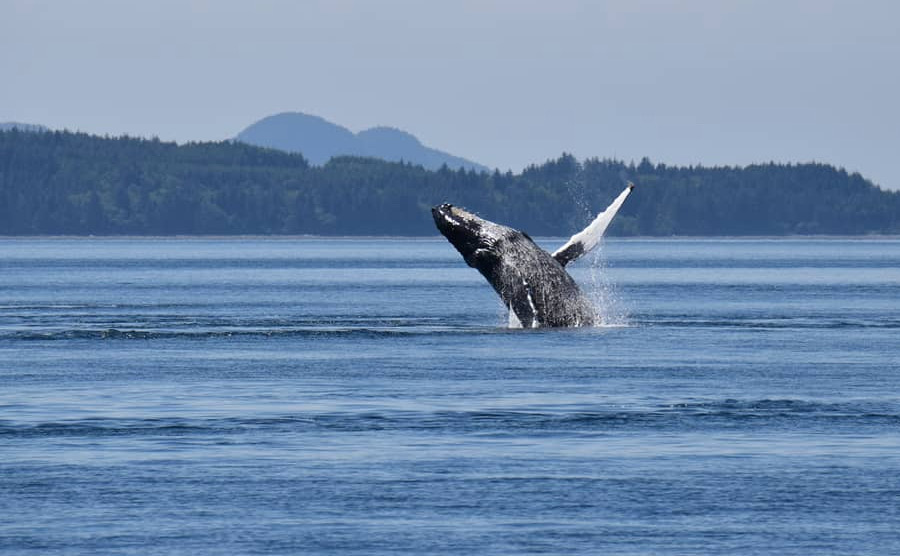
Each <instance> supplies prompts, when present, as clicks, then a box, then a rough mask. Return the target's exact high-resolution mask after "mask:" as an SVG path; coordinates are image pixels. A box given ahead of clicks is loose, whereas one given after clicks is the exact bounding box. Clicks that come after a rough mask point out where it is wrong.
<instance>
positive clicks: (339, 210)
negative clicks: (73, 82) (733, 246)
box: [0, 130, 900, 236]
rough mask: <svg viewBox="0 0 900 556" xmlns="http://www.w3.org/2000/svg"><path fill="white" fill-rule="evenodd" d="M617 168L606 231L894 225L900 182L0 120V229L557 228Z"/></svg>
mask: <svg viewBox="0 0 900 556" xmlns="http://www.w3.org/2000/svg"><path fill="white" fill-rule="evenodd" d="M626 179H629V180H631V181H633V182H634V183H636V184H637V186H638V188H637V189H636V190H635V192H634V194H633V195H632V196H631V197H630V198H629V199H628V201H627V202H626V204H625V206H624V207H623V209H622V211H621V212H620V215H619V217H618V218H617V219H616V221H615V222H614V224H613V228H612V230H611V232H610V233H611V234H613V235H658V236H667V235H783V234H868V233H880V234H888V233H900V193H896V192H886V191H883V190H881V189H879V188H877V187H875V186H874V185H872V184H871V183H870V182H869V181H867V180H865V179H864V178H863V177H861V176H859V175H858V174H848V173H847V172H845V171H843V170H839V169H835V168H834V167H831V166H828V165H823V164H796V165H782V164H764V165H754V166H748V167H742V168H735V167H718V168H705V167H674V166H665V165H662V164H660V165H654V164H651V163H650V162H649V161H647V160H644V161H642V162H641V163H640V164H637V165H635V164H626V163H624V162H620V161H614V160H599V159H590V160H587V161H584V162H579V161H577V160H576V159H574V158H573V157H571V156H569V155H563V156H562V157H560V158H559V159H557V160H553V161H549V162H547V163H545V164H542V165H540V166H532V167H529V168H528V169H526V170H525V171H524V172H522V173H521V174H512V173H505V174H504V173H499V172H494V173H475V172H473V171H464V170H449V169H447V168H442V169H440V170H437V171H428V170H425V169H423V168H422V167H420V166H412V165H410V164H404V163H394V162H384V161H380V160H375V159H366V158H355V157H343V158H336V159H332V160H331V161H330V162H328V163H327V164H325V165H324V166H321V167H314V166H310V165H309V164H308V163H307V161H306V160H305V159H304V158H303V157H302V156H301V155H298V154H289V153H284V152H280V151H275V150H268V149H262V148H258V147H252V146H249V145H246V144H241V143H233V142H221V143H193V144H187V145H180V146H179V145H176V144H174V143H165V142H160V141H157V140H144V139H135V138H128V137H120V138H103V137H96V136H89V135H85V134H76V133H68V132H45V133H30V132H21V131H17V130H12V131H4V132H0V234H4V235H23V234H94V235H106V234H137V235H143V234H153V235H168V234H322V235H434V234H436V233H437V232H436V230H435V228H434V225H433V223H432V221H431V214H430V211H429V208H430V207H431V206H432V205H434V204H437V203H440V202H444V201H447V202H451V203H454V204H458V205H461V206H465V207H467V208H469V209H470V210H473V211H475V212H477V213H479V214H481V215H482V216H484V217H486V218H489V219H493V220H496V221H499V222H502V223H506V224H509V225H512V226H515V227H518V228H521V229H523V230H525V231H527V232H529V233H531V234H532V235H567V234H570V233H572V232H574V231H577V230H578V229H580V227H582V226H583V225H584V224H586V223H587V222H588V221H589V220H590V218H591V217H592V215H593V213H595V212H597V211H599V210H602V209H603V208H604V207H605V206H606V205H607V203H608V202H609V201H610V200H612V198H613V197H614V196H615V195H616V194H617V193H618V192H619V191H620V190H621V189H622V187H623V186H624V180H626Z"/></svg>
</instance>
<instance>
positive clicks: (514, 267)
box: [431, 182, 634, 328]
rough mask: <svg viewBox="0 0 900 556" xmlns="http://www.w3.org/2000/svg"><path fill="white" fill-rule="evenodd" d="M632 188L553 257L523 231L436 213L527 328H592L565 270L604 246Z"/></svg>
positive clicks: (462, 213)
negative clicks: (611, 223) (604, 237)
mask: <svg viewBox="0 0 900 556" xmlns="http://www.w3.org/2000/svg"><path fill="white" fill-rule="evenodd" d="M633 188H634V184H632V183H630V182H629V183H628V186H627V187H626V188H625V189H624V190H623V191H622V192H621V193H620V194H619V196H618V197H616V199H615V200H614V201H613V202H612V204H610V205H609V206H608V207H607V208H606V210H604V211H603V212H601V213H600V214H598V215H597V217H596V218H595V219H594V220H593V221H592V222H591V223H590V224H588V226H587V227H586V228H585V229H584V230H582V231H580V232H578V233H577V234H575V235H574V236H572V238H571V239H569V241H567V242H566V243H565V244H564V245H563V246H562V247H560V248H559V249H557V250H556V251H554V252H553V253H552V254H550V253H548V252H547V251H545V250H543V249H541V248H540V247H538V245H537V244H536V243H535V242H534V241H533V240H532V239H531V238H530V237H529V236H528V234H526V233H524V232H521V231H519V230H515V229H513V228H509V227H507V226H503V225H500V224H497V223H495V222H491V221H490V220H485V219H483V218H480V217H478V216H476V215H474V214H472V213H471V212H468V211H466V210H464V209H461V208H459V207H455V206H453V205H450V204H447V203H444V204H442V205H439V206H436V207H434V208H432V209H431V215H432V216H433V217H434V223H435V225H436V226H437V228H438V230H440V232H441V234H443V235H444V237H446V238H447V240H449V241H450V243H451V244H453V246H454V247H456V250H457V251H459V253H460V254H461V255H462V256H463V259H464V260H465V261H466V264H468V265H469V266H471V267H473V268H475V269H477V270H478V272H480V273H481V274H482V276H484V277H485V278H486V279H487V281H488V282H489V283H490V284H491V286H493V287H494V290H495V291H496V292H497V294H498V295H499V296H500V299H501V300H502V301H503V304H504V305H506V307H507V308H508V309H509V310H510V312H511V313H514V314H515V316H516V318H517V319H518V320H519V322H520V323H521V324H522V326H523V327H525V328H539V327H557V326H591V325H593V324H594V322H595V318H596V317H595V312H594V307H593V306H592V305H591V302H590V300H588V298H587V296H585V295H584V293H583V292H582V291H581V288H579V287H578V284H576V283H575V280H573V279H572V277H571V276H570V275H569V273H568V272H566V269H565V266H566V265H567V264H569V263H570V262H572V261H574V260H575V259H577V258H579V257H581V256H582V255H584V254H586V253H588V252H589V251H590V250H591V249H593V248H594V247H596V246H597V244H598V243H600V240H601V239H602V238H603V234H604V232H606V229H607V228H608V227H609V224H610V222H612V219H613V217H614V216H615V215H616V213H617V212H618V211H619V208H620V207H621V206H622V204H623V203H624V202H625V199H626V198H627V197H628V195H629V194H630V193H631V190H632V189H633Z"/></svg>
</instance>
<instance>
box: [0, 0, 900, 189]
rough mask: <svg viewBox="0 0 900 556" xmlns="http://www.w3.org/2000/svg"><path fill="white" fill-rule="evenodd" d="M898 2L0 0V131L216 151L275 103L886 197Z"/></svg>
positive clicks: (896, 138)
mask: <svg viewBox="0 0 900 556" xmlns="http://www.w3.org/2000/svg"><path fill="white" fill-rule="evenodd" d="M898 22H900V2H894V1H887V0H858V1H837V0H780V1H766V0H753V1H737V0H735V1H727V0H697V1H674V0H669V1H665V0H658V1H649V0H621V1H619V0H614V1H601V0H597V1H574V0H572V1H566V0H557V1H553V2H550V1H547V2H530V1H500V0H478V1H468V0H463V1H458V2H441V1H424V0H421V1H412V0H410V1H383V2H374V1H372V2H364V1H340V0H332V1H306V2H304V1H269V0H257V1H253V2H250V1H246V2H234V1H229V0H207V1H200V0H196V1H188V0H154V1H152V2H151V1H146V2H128V1H121V0H109V1H69V2H63V1H34V0H0V84H2V86H0V121H10V120H13V121H22V122H28V123H39V124H44V125H47V126H49V127H52V128H69V129H78V130H82V131H86V132H91V133H100V134H105V133H108V134H113V135H117V134H121V133H128V134H131V135H141V136H154V135H156V136H158V137H160V138H161V139H167V140H177V141H188V140H210V139H224V138H228V137H231V136H233V135H235V134H236V133H237V132H239V131H240V130H241V129H242V128H244V127H245V126H247V125H249V124H250V123H252V122H254V121H255V120H258V119H260V118H262V117H264V116H267V115H270V114H273V113H276V112H281V111H295V110H296V111H303V112H308V113H311V114H316V115H320V116H322V117H324V118H327V119H329V120H331V121H334V122H336V123H339V124H342V125H344V126H346V127H349V128H350V129H352V130H353V131H359V130H360V129H364V128H367V127H370V126H373V125H379V124H386V125H392V126H396V127H400V128H402V129H405V130H407V131H410V132H412V133H414V134H415V135H417V136H418V137H419V138H420V139H422V141H423V142H424V143H426V144H428V145H429V146H433V147H436V148H439V149H443V150H446V151H449V152H451V153H454V154H457V155H460V156H465V157H468V158H471V159H473V160H476V161H478V162H481V163H484V164H487V165H489V166H497V167H500V168H501V169H504V170H505V169H508V168H511V169H513V170H519V169H521V168H522V167H523V166H525V165H527V164H529V163H532V162H542V161H544V160H545V159H547V158H550V157H555V156H557V155H558V154H560V153H561V152H563V151H568V152H572V153H574V154H575V155H576V156H578V157H587V156H600V157H611V156H615V157H618V158H623V159H625V160H630V159H635V160H638V159H640V158H641V157H642V156H645V155H646V156H649V157H650V158H651V159H653V160H654V161H660V162H666V163H671V164H696V163H703V164H747V163H751V162H759V161H768V160H776V161H800V162H802V161H810V160H817V161H823V162H829V163H833V164H835V165H838V166H844V167H846V168H847V169H848V170H852V171H859V172H861V173H862V174H863V175H864V176H866V177H869V178H871V179H873V180H874V181H875V182H876V183H878V184H880V185H882V186H884V187H889V188H894V189H897V188H900V165H898V160H897V156H896V153H897V152H898V151H900V107H898V99H900V70H898V68H900V23H898Z"/></svg>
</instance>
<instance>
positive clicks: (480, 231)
mask: <svg viewBox="0 0 900 556" xmlns="http://www.w3.org/2000/svg"><path fill="white" fill-rule="evenodd" d="M431 215H432V216H433V217H434V223H435V225H437V228H438V230H440V232H441V233H442V234H444V237H446V238H447V239H448V240H449V241H450V243H452V244H453V246H454V247H456V250H457V251H459V252H460V254H461V255H462V256H463V258H464V259H465V260H466V263H467V264H468V265H469V266H472V267H475V268H478V269H482V270H485V269H486V268H485V267H488V266H492V265H493V264H496V260H497V259H498V255H497V247H498V244H500V243H501V242H502V241H503V240H504V239H505V237H506V236H507V235H509V233H514V230H512V229H510V228H507V227H506V226H501V225H499V224H495V223H493V222H491V221H489V220H485V219H483V218H480V217H478V216H475V215H474V214H472V213H471V212H468V211H466V210H463V209H461V208H459V207H455V206H453V205H451V204H448V203H444V204H442V205H439V206H436V207H434V208H432V209H431Z"/></svg>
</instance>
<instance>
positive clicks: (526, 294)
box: [509, 280, 541, 328]
mask: <svg viewBox="0 0 900 556" xmlns="http://www.w3.org/2000/svg"><path fill="white" fill-rule="evenodd" d="M509 308H510V310H511V311H512V312H513V313H515V314H516V317H517V318H518V319H519V322H520V323H521V324H522V328H538V327H539V326H540V325H541V323H540V320H539V319H538V310H537V307H536V306H535V303H534V291H533V290H532V288H531V286H530V285H529V284H528V281H526V280H522V287H519V288H516V289H515V292H513V295H512V296H511V297H510V298H509Z"/></svg>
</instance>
